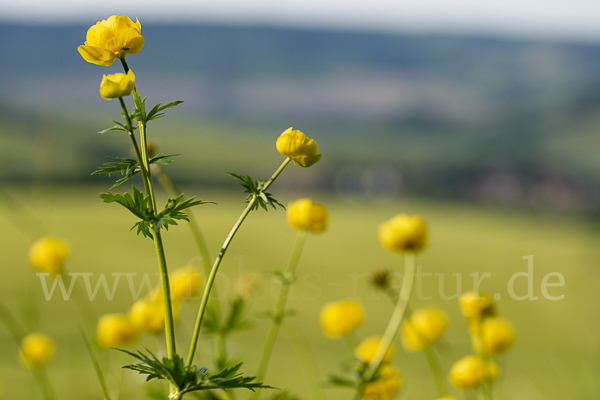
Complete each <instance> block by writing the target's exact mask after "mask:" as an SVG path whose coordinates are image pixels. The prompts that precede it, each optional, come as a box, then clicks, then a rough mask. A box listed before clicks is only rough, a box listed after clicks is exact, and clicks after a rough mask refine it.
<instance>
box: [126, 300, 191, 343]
mask: <svg viewBox="0 0 600 400" xmlns="http://www.w3.org/2000/svg"><path fill="white" fill-rule="evenodd" d="M171 304H172V309H173V319H176V318H177V316H178V314H179V309H180V303H179V301H177V300H175V299H173V300H172V301H171ZM129 319H130V320H131V323H132V324H133V326H134V327H135V328H136V329H137V330H139V331H142V332H146V333H159V332H162V331H163V329H165V312H164V308H163V301H162V294H161V293H159V295H158V296H156V297H154V298H150V297H148V298H144V299H141V300H138V301H136V302H135V303H133V305H132V306H131V309H130V310H129Z"/></svg>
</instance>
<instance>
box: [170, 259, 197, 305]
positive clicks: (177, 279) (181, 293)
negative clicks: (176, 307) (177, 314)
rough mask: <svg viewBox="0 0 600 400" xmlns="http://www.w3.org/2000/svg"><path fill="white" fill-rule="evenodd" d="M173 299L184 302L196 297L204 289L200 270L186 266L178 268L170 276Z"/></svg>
mask: <svg viewBox="0 0 600 400" xmlns="http://www.w3.org/2000/svg"><path fill="white" fill-rule="evenodd" d="M169 282H170V288H171V298H173V299H175V300H182V299H184V298H186V297H187V298H189V297H194V296H196V295H197V294H198V293H200V289H202V274H201V273H200V271H199V270H198V268H194V267H191V266H189V265H188V266H185V267H181V268H177V269H176V270H175V271H173V272H172V273H171V274H170V276H169Z"/></svg>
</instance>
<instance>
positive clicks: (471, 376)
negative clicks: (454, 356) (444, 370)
mask: <svg viewBox="0 0 600 400" xmlns="http://www.w3.org/2000/svg"><path fill="white" fill-rule="evenodd" d="M498 374H500V367H498V365H496V364H495V363H493V362H491V361H485V360H483V359H482V358H481V357H479V356H475V355H469V356H466V357H463V358H461V359H460V360H458V361H456V362H455V363H454V364H452V367H451V368H450V373H449V375H448V379H449V380H450V382H452V384H453V385H454V386H456V387H458V388H461V389H465V390H468V389H474V388H476V387H477V386H479V385H481V384H483V383H486V384H492V383H494V381H495V380H496V378H497V377H498Z"/></svg>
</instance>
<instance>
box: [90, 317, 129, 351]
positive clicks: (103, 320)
mask: <svg viewBox="0 0 600 400" xmlns="http://www.w3.org/2000/svg"><path fill="white" fill-rule="evenodd" d="M96 338H97V339H98V343H99V344H100V345H101V346H103V347H122V346H124V345H127V344H129V343H132V342H134V341H135V340H136V339H137V331H136V330H135V327H134V326H133V324H132V323H131V321H130V320H129V318H128V317H127V315H125V314H105V315H103V316H101V317H100V319H99V320H98V326H97V328H96Z"/></svg>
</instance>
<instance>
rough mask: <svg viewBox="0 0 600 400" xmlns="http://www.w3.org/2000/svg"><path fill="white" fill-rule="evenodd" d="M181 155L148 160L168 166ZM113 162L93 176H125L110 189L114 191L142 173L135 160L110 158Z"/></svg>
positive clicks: (160, 155) (157, 156)
mask: <svg viewBox="0 0 600 400" xmlns="http://www.w3.org/2000/svg"><path fill="white" fill-rule="evenodd" d="M178 155H179V154H170V155H167V156H163V155H162V153H160V154H157V155H156V156H154V157H152V158H150V159H149V160H148V163H149V164H161V165H167V164H170V163H171V162H173V160H171V159H170V158H172V157H176V156H178ZM108 158H110V159H111V160H113V162H108V163H104V164H103V165H104V167H100V168H99V169H97V170H96V171H94V172H92V175H99V174H108V176H111V175H112V174H114V173H117V172H120V173H121V175H123V178H121V179H119V180H117V181H116V182H115V184H114V185H112V186H111V187H110V189H108V190H111V189H114V188H115V187H117V186H119V185H121V184H122V183H125V182H127V181H128V180H130V179H131V178H133V177H134V176H136V175H137V174H139V173H140V163H139V162H138V161H137V160H134V159H133V158H123V157H108Z"/></svg>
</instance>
